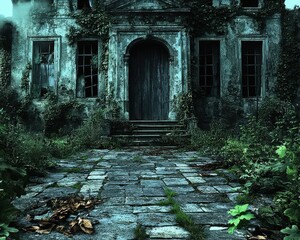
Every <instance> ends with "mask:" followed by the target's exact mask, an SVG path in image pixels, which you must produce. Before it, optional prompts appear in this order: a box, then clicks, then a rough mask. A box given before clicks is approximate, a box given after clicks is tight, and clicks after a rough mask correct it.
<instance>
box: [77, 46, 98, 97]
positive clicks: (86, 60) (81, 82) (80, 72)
mask: <svg viewBox="0 0 300 240" xmlns="http://www.w3.org/2000/svg"><path fill="white" fill-rule="evenodd" d="M77 46H78V55H77V97H97V96H98V42H97V41H80V42H78V45H77Z"/></svg>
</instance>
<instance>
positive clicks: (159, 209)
mask: <svg viewBox="0 0 300 240" xmlns="http://www.w3.org/2000/svg"><path fill="white" fill-rule="evenodd" d="M170 211H171V207H170V206H140V207H133V213H168V212H170Z"/></svg>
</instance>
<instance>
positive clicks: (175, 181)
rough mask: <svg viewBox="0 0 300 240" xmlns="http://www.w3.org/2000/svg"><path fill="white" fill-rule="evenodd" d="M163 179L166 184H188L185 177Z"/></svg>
mask: <svg viewBox="0 0 300 240" xmlns="http://www.w3.org/2000/svg"><path fill="white" fill-rule="evenodd" d="M163 181H164V183H165V184H166V185H167V186H178V185H189V183H188V181H187V180H185V178H164V179H163Z"/></svg>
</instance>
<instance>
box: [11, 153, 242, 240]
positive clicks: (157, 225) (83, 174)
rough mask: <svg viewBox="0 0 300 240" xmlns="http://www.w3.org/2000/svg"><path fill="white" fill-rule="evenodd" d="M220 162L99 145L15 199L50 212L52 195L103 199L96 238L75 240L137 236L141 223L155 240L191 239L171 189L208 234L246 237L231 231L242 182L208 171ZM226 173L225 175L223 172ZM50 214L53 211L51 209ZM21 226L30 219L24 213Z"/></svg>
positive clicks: (96, 214) (95, 213)
mask: <svg viewBox="0 0 300 240" xmlns="http://www.w3.org/2000/svg"><path fill="white" fill-rule="evenodd" d="M214 162H215V161H214V160H212V159H210V158H205V157H199V155H198V153H197V152H180V151H176V150H172V149H165V150H163V151H160V150H159V149H155V148H152V149H151V148H145V149H144V150H139V149H126V150H91V151H88V152H85V153H81V154H78V155H76V156H74V157H71V158H70V159H64V160H58V169H57V170H56V171H55V172H51V173H49V174H48V175H47V176H46V177H41V178H34V179H33V183H31V184H30V185H29V186H28V187H27V188H26V193H27V194H26V195H23V196H22V197H21V198H18V199H16V200H15V201H14V204H15V206H16V207H17V208H19V209H20V210H21V211H22V212H23V213H25V214H33V215H42V216H43V214H45V213H46V214H47V212H48V211H49V208H48V207H47V206H46V202H47V201H48V200H49V199H53V198H57V197H64V196H67V195H70V194H75V193H81V194H83V195H84V196H97V197H99V198H101V199H102V200H103V202H102V203H100V204H98V205H97V206H96V207H95V208H94V209H92V210H90V211H89V213H88V216H86V217H88V218H89V219H92V220H93V221H94V222H98V223H97V224H95V225H94V227H95V233H94V234H93V235H87V234H76V235H74V237H73V239H80V240H88V239H96V240H113V239H115V240H130V239H134V229H135V228H136V226H137V224H140V225H142V226H143V227H145V229H146V231H147V233H148V234H149V236H150V239H188V237H189V233H188V232H187V231H186V230H184V229H182V228H181V227H179V226H178V225H177V223H176V221H175V215H174V214H172V213H170V207H169V206H161V205H160V204H159V203H160V202H161V201H163V200H166V195H165V192H164V189H165V188H169V189H172V190H173V191H175V192H176V193H177V195H176V196H175V197H174V198H175V199H176V201H177V202H178V203H179V204H180V206H181V208H182V210H183V211H184V212H185V213H187V214H188V215H189V216H191V217H192V219H193V220H194V222H195V223H197V224H201V225H204V226H205V234H206V239H208V240H217V239H227V240H233V239H246V238H245V236H243V234H242V233H241V232H237V233H236V234H235V235H229V234H227V228H226V225H227V221H228V216H227V211H228V210H229V209H230V208H232V207H233V206H234V203H233V202H232V200H233V199H234V196H236V194H237V193H236V191H237V187H238V185H237V184H236V183H231V182H228V180H227V179H226V178H225V177H224V175H223V174H224V173H226V171H225V170H222V171H220V170H219V171H216V170H205V167H203V166H208V164H213V163H214ZM218 172H219V173H218ZM48 214H49V213H48ZM19 224H20V225H21V226H26V225H28V224H29V222H28V221H27V220H26V218H25V217H23V218H20V221H19ZM21 239H23V240H30V239H43V240H45V239H46V240H47V239H59V240H64V239H69V238H68V237H67V236H64V235H63V234H60V233H57V232H52V233H51V234H49V235H40V234H37V233H24V232H22V233H21Z"/></svg>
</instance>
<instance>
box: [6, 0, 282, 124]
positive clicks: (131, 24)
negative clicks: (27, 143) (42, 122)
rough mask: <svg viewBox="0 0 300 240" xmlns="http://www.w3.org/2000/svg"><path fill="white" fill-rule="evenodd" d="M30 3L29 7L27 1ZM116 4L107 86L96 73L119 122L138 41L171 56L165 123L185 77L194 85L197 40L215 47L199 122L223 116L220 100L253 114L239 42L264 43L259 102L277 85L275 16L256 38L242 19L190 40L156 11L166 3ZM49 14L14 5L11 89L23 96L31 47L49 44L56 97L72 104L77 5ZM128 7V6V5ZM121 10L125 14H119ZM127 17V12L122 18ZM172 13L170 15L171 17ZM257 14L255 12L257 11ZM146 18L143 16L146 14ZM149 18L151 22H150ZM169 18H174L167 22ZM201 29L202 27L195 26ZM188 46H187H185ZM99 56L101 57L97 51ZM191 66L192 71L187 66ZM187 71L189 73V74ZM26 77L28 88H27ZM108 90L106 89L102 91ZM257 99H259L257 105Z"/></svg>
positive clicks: (67, 2)
mask: <svg viewBox="0 0 300 240" xmlns="http://www.w3.org/2000/svg"><path fill="white" fill-rule="evenodd" d="M32 2H33V1H32ZM118 2H122V0H120V1H106V2H105V4H108V6H109V4H112V5H111V6H112V7H113V8H115V7H116V9H115V10H119V8H121V10H122V11H120V12H119V13H117V14H114V15H113V18H114V20H113V22H112V24H111V26H110V33H109V34H110V39H109V66H108V73H107V74H108V84H106V82H105V73H104V72H101V70H99V76H100V79H99V84H100V87H99V88H100V94H109V93H110V92H111V91H112V90H114V96H115V98H116V100H117V101H118V102H119V104H120V106H121V108H122V111H123V116H124V117H125V118H127V119H128V117H129V113H128V101H129V96H128V74H129V73H128V71H129V69H128V58H129V57H130V56H128V54H129V52H128V47H129V46H130V44H132V43H133V42H134V41H136V40H138V39H144V38H146V37H147V36H150V37H152V38H154V39H156V40H158V41H161V42H162V43H163V44H164V45H165V46H166V47H167V48H168V49H169V52H170V56H171V57H170V65H169V66H170V70H169V71H170V96H169V99H170V113H169V119H174V118H175V117H176V116H175V113H174V112H172V106H171V105H172V100H173V99H174V96H176V95H178V94H180V93H182V92H186V91H187V88H188V85H189V81H190V76H191V78H192V83H193V84H194V85H197V81H198V80H197V76H195V73H194V72H193V68H194V66H193V59H195V58H198V56H197V47H196V46H197V44H198V41H199V40H218V41H220V63H221V65H220V68H221V69H220V85H221V86H220V97H219V98H213V97H212V98H199V99H196V101H195V109H196V116H197V117H198V118H199V120H200V122H201V121H202V122H204V123H207V122H209V121H211V120H212V119H213V118H215V117H218V116H220V114H221V113H222V104H223V103H222V101H223V100H222V99H224V98H229V99H230V100H232V101H233V102H235V103H236V105H238V106H237V107H241V109H242V110H244V112H249V111H253V110H255V108H256V104H257V103H256V102H257V101H256V100H257V99H256V98H255V99H254V98H248V99H243V98H241V41H245V40H255V39H256V40H259V41H262V42H263V63H264V65H263V66H264V67H263V70H262V73H263V79H262V82H263V86H262V97H265V96H268V95H272V94H273V89H274V84H275V82H276V74H277V63H278V60H279V52H280V48H279V43H280V40H281V25H280V16H279V15H274V16H273V17H271V18H269V19H268V20H267V21H266V24H265V28H264V30H263V31H262V32H261V31H260V29H259V28H258V24H257V23H256V22H255V21H254V20H253V19H251V18H249V17H247V16H241V17H238V18H236V19H235V20H234V21H232V22H231V23H230V24H229V25H228V28H227V31H226V34H225V35H223V36H216V35H204V36H198V37H197V36H196V37H195V38H193V39H190V36H189V34H188V33H187V31H186V29H185V28H184V24H183V19H182V18H181V17H180V16H181V14H180V13H178V14H177V15H178V16H177V15H176V11H174V10H170V9H165V6H163V5H159V4H160V3H164V4H165V2H166V1H158V0H156V1H155V0H152V1H142V0H140V1H138V3H136V5H134V4H135V3H133V1H132V2H130V1H129V2H128V1H123V5H122V4H120V5H119V6H118V5H116V4H117V3H118ZM231 2H232V1H230V0H214V1H213V5H214V6H228V5H230V4H231ZM54 3H55V8H54V11H53V12H51V11H49V12H45V13H44V14H42V15H40V17H39V18H38V17H37V16H33V17H32V16H31V15H29V11H30V8H31V7H32V4H33V3H31V2H29V3H26V4H22V5H18V4H15V5H14V21H15V25H16V30H15V33H14V38H13V43H12V46H13V49H12V57H13V59H12V85H13V86H15V88H16V89H19V91H20V92H21V93H23V94H25V92H24V91H23V90H21V88H20V86H21V79H22V76H23V72H24V70H25V67H26V65H27V63H31V62H32V47H33V41H35V40H53V41H54V42H55V48H56V50H57V51H56V59H57V62H56V65H55V70H56V83H57V85H56V92H57V94H58V95H59V96H60V97H61V98H63V99H71V98H74V97H75V95H76V78H77V76H76V54H77V49H76V44H75V45H70V44H68V38H67V34H68V31H69V28H70V27H71V26H74V25H75V20H74V19H72V18H71V17H70V14H69V13H70V12H72V11H76V10H74V9H76V5H77V1H75V0H55V1H54ZM129 3H130V4H131V5H130V4H129ZM122 7H125V8H126V9H125V10H124V9H122ZM153 9H154V10H155V9H158V10H159V11H158V12H157V14H158V15H159V14H160V15H161V16H163V14H164V12H163V11H164V10H166V11H167V12H168V14H169V16H170V15H171V17H170V18H169V19H168V18H158V19H155V18H154V20H153V19H151V18H150V19H148V20H147V21H146V20H145V19H144V18H143V14H141V15H138V14H137V15H134V17H133V19H131V18H130V17H128V18H127V17H125V16H126V14H128V13H130V11H133V12H134V11H136V12H138V11H141V12H143V11H145V13H147V11H148V13H149V11H150V12H151V11H153ZM126 11H127V12H126ZM172 11H174V12H172ZM258 11H259V10H258ZM148 13H147V14H148ZM154 15H155V14H152V15H151V16H154ZM172 16H173V17H172ZM199 27H201V26H199ZM190 43H191V45H190ZM98 55H99V56H101V46H100V47H99V52H98ZM190 65H191V66H190ZM190 70H191V71H190ZM31 77H32V76H31V74H30V79H29V80H30V82H31ZM106 87H107V88H106ZM261 99H262V98H259V99H258V100H259V102H260V101H261ZM80 101H82V102H85V103H87V105H89V106H90V105H93V104H94V102H95V99H80Z"/></svg>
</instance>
